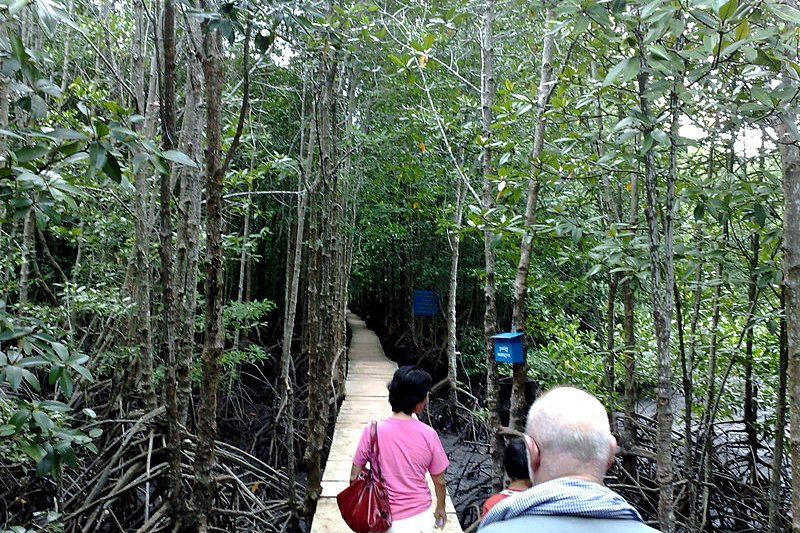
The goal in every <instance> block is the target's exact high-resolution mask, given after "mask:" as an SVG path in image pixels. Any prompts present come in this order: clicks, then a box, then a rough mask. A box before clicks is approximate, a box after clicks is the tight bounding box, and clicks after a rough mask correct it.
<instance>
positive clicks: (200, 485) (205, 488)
mask: <svg viewBox="0 0 800 533" xmlns="http://www.w3.org/2000/svg"><path fill="white" fill-rule="evenodd" d="M202 61H203V79H204V82H205V95H206V151H205V153H206V160H205V169H206V257H205V300H206V302H205V303H206V308H205V323H204V342H203V353H202V378H201V381H200V396H199V401H198V410H197V412H198V416H197V452H196V454H195V464H194V476H195V479H194V493H193V503H194V511H195V512H196V513H197V518H196V523H197V531H199V532H205V531H208V528H209V519H210V518H211V509H212V507H213V503H214V492H215V485H216V484H215V480H214V478H213V476H212V469H213V467H214V462H215V457H214V456H215V453H214V452H215V442H214V441H215V439H216V437H217V394H218V385H219V376H220V359H221V356H222V349H223V341H224V333H225V332H224V329H223V325H222V300H223V292H224V286H225V281H224V277H223V274H224V271H223V243H222V183H223V177H224V171H223V166H222V83H223V80H224V75H225V68H224V64H223V62H222V50H221V39H220V36H219V33H218V32H217V31H216V30H211V29H209V28H207V27H206V28H204V29H203V59H202Z"/></svg>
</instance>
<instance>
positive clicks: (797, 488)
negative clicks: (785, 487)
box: [778, 113, 800, 533]
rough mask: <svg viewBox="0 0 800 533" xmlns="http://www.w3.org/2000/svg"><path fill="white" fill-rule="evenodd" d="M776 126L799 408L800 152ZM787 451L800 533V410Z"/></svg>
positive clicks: (791, 359)
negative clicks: (788, 452) (781, 174)
mask: <svg viewBox="0 0 800 533" xmlns="http://www.w3.org/2000/svg"><path fill="white" fill-rule="evenodd" d="M781 118H782V121H781V122H780V123H779V125H778V130H779V132H778V133H779V141H778V142H779V147H780V153H781V169H782V172H783V294H784V299H785V302H786V303H785V305H786V313H785V315H786V350H787V361H788V364H787V369H788V378H789V379H788V382H787V383H788V390H789V405H791V406H798V405H800V149H799V148H798V145H797V140H796V139H795V138H794V136H792V134H791V133H790V132H789V128H788V127H787V126H786V124H785V123H784V121H785V122H787V123H790V124H795V125H796V124H797V121H796V114H795V113H790V114H785V115H783V116H782V117H781ZM789 413H790V415H789V428H790V430H789V450H790V461H789V463H790V464H791V465H792V508H791V512H792V533H800V409H790V410H789Z"/></svg>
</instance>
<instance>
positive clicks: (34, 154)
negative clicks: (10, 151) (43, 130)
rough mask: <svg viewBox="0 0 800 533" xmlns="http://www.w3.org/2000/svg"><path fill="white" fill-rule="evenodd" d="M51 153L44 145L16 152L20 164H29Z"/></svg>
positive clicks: (25, 147) (24, 147)
mask: <svg viewBox="0 0 800 533" xmlns="http://www.w3.org/2000/svg"><path fill="white" fill-rule="evenodd" d="M49 151H50V148H48V147H47V146H46V145H44V144H35V145H33V146H23V147H22V148H20V149H19V150H17V151H15V152H14V155H15V156H16V158H17V162H19V163H27V162H29V161H33V160H35V159H39V158H40V157H42V156H44V155H46V154H47V153H48V152H49Z"/></svg>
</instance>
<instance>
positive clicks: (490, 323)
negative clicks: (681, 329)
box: [481, 0, 505, 492]
mask: <svg viewBox="0 0 800 533" xmlns="http://www.w3.org/2000/svg"><path fill="white" fill-rule="evenodd" d="M494 5H495V2H494V0H487V2H486V8H485V11H484V14H483V29H482V35H481V115H482V128H483V136H484V142H483V144H482V145H481V162H482V165H483V197H482V199H481V208H482V209H483V211H484V212H488V211H489V210H490V209H491V208H492V207H493V206H494V195H493V192H494V191H493V188H492V181H491V179H492V174H493V173H494V165H493V164H492V149H491V142H490V141H491V138H492V105H493V103H494V35H493V28H492V26H493V23H494ZM495 239H496V234H495V232H494V231H492V229H491V225H490V224H488V223H487V224H486V227H485V229H484V230H483V253H484V261H485V265H486V267H485V268H486V281H485V282H484V286H483V292H484V298H485V305H486V307H485V310H484V315H483V333H484V339H485V346H484V348H485V350H486V399H487V404H488V405H487V407H488V409H489V413H488V422H489V432H490V436H489V444H490V450H491V455H492V490H493V491H495V492H497V491H500V490H501V489H502V488H503V476H504V474H505V473H504V469H503V455H504V452H505V442H504V441H503V438H502V436H501V434H500V429H501V427H502V420H501V418H500V390H499V387H500V376H499V372H498V368H497V361H495V359H494V343H493V340H492V336H493V335H495V334H496V333H497V293H496V290H497V288H496V280H495V261H496V253H495V244H496V243H495Z"/></svg>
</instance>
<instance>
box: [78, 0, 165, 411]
mask: <svg viewBox="0 0 800 533" xmlns="http://www.w3.org/2000/svg"><path fill="white" fill-rule="evenodd" d="M134 18H135V21H134V24H135V30H134V33H135V34H134V40H133V46H132V49H133V50H134V63H133V70H134V79H135V80H136V85H135V88H136V97H137V101H136V106H137V110H138V111H139V112H142V113H144V112H145V109H146V107H147V105H148V102H150V101H154V100H155V98H156V95H155V90H153V89H152V86H151V92H150V94H147V90H146V89H145V87H146V82H145V80H146V76H145V70H146V68H147V65H146V61H145V49H146V42H147V19H146V17H145V13H144V2H143V1H142V0H136V1H135V2H134ZM64 62H65V70H66V59H65V60H64ZM140 124H141V127H140V128H139V131H140V133H141V134H142V135H143V136H144V137H146V138H150V137H152V136H153V134H154V133H155V131H154V128H153V127H152V123H150V124H143V123H140ZM147 126H150V129H147ZM134 187H135V192H134V196H133V214H134V245H133V248H134V257H133V263H134V270H135V276H134V302H135V304H136V315H135V319H134V320H131V324H130V329H129V332H128V335H129V339H130V340H131V341H134V340H135V341H136V342H137V343H138V349H139V361H138V365H137V366H138V368H139V376H138V380H137V381H138V382H139V383H141V388H142V396H143V400H144V405H145V407H146V409H147V410H148V411H150V410H153V409H155V407H156V404H157V398H156V388H155V382H154V379H153V335H152V324H151V316H150V291H151V290H152V284H151V276H150V233H151V231H152V226H151V218H150V202H151V199H152V197H151V194H150V182H149V176H148V171H147V169H144V168H143V169H140V170H139V172H136V173H135V174H134Z"/></svg>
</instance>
